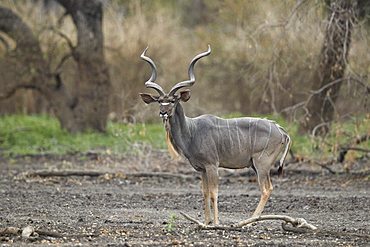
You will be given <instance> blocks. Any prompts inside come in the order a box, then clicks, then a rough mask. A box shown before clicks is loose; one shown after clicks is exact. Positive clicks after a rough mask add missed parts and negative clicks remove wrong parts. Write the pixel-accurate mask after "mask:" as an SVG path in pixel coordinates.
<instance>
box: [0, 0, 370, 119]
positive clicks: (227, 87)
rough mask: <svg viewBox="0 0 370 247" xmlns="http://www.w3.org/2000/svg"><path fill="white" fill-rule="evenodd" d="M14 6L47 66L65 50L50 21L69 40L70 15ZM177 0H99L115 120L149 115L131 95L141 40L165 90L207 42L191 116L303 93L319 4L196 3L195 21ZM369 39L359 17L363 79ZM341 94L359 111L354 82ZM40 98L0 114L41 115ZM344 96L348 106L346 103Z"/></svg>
mask: <svg viewBox="0 0 370 247" xmlns="http://www.w3.org/2000/svg"><path fill="white" fill-rule="evenodd" d="M17 2H18V5H15V2H14V1H10V0H8V1H2V5H4V6H6V7H9V8H11V9H13V10H14V11H15V12H17V13H18V14H19V15H21V16H22V18H23V19H24V20H25V21H26V22H27V23H28V24H29V25H30V27H31V28H32V29H33V30H34V32H35V34H36V35H38V37H39V39H40V42H41V44H42V47H43V50H44V52H45V56H46V57H47V59H48V61H49V62H50V64H51V66H52V67H55V66H56V65H57V64H58V62H59V60H60V59H61V57H63V56H64V55H65V54H66V53H67V52H68V47H67V45H66V40H65V39H63V38H61V37H60V35H58V34H56V33H55V32H53V31H51V30H50V29H49V27H50V26H55V27H56V28H58V30H60V31H61V32H63V33H64V34H66V35H67V36H68V37H69V39H70V40H71V41H72V43H74V44H75V42H76V41H75V40H76V30H75V28H74V26H73V24H72V22H71V19H70V17H67V18H64V19H63V21H62V22H61V23H60V24H57V21H58V18H59V16H61V15H62V13H63V10H62V9H61V8H56V9H55V10H53V11H50V12H48V13H47V14H45V12H43V11H42V6H41V5H38V6H36V7H35V6H34V5H33V4H32V3H31V1H17ZM184 2H186V1H184ZM184 2H182V3H179V4H176V3H177V1H136V0H130V1H125V3H122V4H118V3H119V1H110V2H109V3H107V4H106V5H105V7H104V35H105V47H106V50H105V54H106V59H107V62H108V64H109V66H110V75H111V81H112V87H113V90H112V97H111V98H110V101H111V112H114V114H112V116H114V117H115V118H116V119H117V120H118V121H126V120H127V119H130V121H131V120H132V119H134V120H135V121H147V120H150V119H152V118H155V117H156V116H157V114H153V109H155V111H156V110H157V109H156V108H155V106H145V105H144V103H142V102H141V101H140V99H139V97H138V93H139V92H143V91H147V89H145V88H144V84H143V83H144V82H145V81H146V80H147V79H148V78H149V76H150V72H151V70H150V67H149V65H148V64H147V63H145V62H144V61H142V60H141V59H140V54H141V53H142V51H143V50H144V49H145V48H146V47H147V46H149V47H150V49H149V50H148V53H147V55H148V56H149V57H151V58H152V59H153V60H154V61H155V63H156V65H157V67H158V79H157V82H158V83H159V84H161V85H162V86H163V88H164V89H165V90H169V88H171V87H172V85H173V84H175V83H177V82H179V81H182V80H186V79H187V69H188V64H189V62H190V60H191V59H192V58H193V57H194V56H195V55H196V54H198V53H200V52H203V51H205V50H206V49H207V44H210V45H211V46H212V54H211V56H209V57H207V58H204V59H202V60H201V61H200V62H198V64H197V66H196V69H195V73H196V78H197V82H196V84H195V85H194V86H193V88H192V93H193V94H192V99H191V101H190V102H189V103H187V104H186V105H185V107H186V111H187V113H188V115H190V116H194V115H198V114H201V113H205V112H209V113H215V114H220V115H223V114H227V113H230V112H240V113H242V114H267V113H278V112H281V111H282V109H284V108H286V107H289V106H292V105H294V104H296V103H298V102H301V101H302V100H304V99H305V98H306V97H307V95H308V89H309V88H310V85H311V81H310V75H311V73H312V72H313V71H314V69H315V68H316V66H317V64H316V63H317V60H318V54H319V52H320V50H321V45H322V40H323V33H324V30H325V25H326V23H325V22H326V15H325V12H324V8H323V7H322V6H321V5H320V3H318V2H316V1H306V3H304V4H302V5H300V6H297V5H296V4H297V1H293V0H290V1H273V0H268V1H258V3H256V1H251V0H245V1H234V0H223V1H221V0H220V1H210V2H209V3H208V2H207V3H206V6H205V7H204V8H205V9H204V11H203V12H202V15H203V16H202V18H200V20H201V21H199V23H197V25H194V24H193V25H189V23H188V24H187V23H184V20H189V18H194V19H195V18H196V17H197V16H196V13H195V12H192V11H188V9H189V8H191V6H187V5H186V3H184ZM188 5H189V4H188ZM184 16H186V17H187V18H184ZM198 17H199V16H198ZM369 43H370V35H369V28H368V27H366V26H365V25H364V24H363V23H360V24H359V25H357V27H356V30H355V32H354V35H353V39H352V46H351V50H350V55H349V70H348V71H347V74H348V75H350V76H355V77H356V78H359V79H361V80H365V79H363V78H367V76H368V74H369V73H370V67H369V64H370V52H369V47H370V46H369ZM0 47H1V49H3V48H2V46H1V45H0ZM0 51H2V50H0ZM0 59H1V57H0ZM74 71H76V70H75V64H74V62H73V61H72V60H68V61H67V62H66V63H65V64H64V66H63V68H62V72H63V74H62V76H63V80H64V81H65V83H67V85H68V86H69V87H71V88H72V87H73V85H74V84H75V83H78V82H77V81H76V78H77V76H76V75H75V72H74ZM367 83H368V82H367ZM148 91H149V90H148ZM342 93H343V97H341V98H340V99H339V102H338V104H337V112H338V114H339V115H343V114H347V113H349V112H353V111H355V110H360V111H362V112H364V111H367V110H366V109H367V108H366V105H365V106H364V104H363V102H364V101H363V96H364V89H363V88H362V87H361V86H359V85H358V84H356V85H355V86H354V85H353V84H352V83H349V84H348V85H344V87H343V90H342ZM39 98H40V96H39V95H38V94H36V93H30V92H25V91H23V92H22V93H18V94H17V95H16V96H14V97H13V99H10V100H7V101H6V103H5V104H2V106H0V111H1V112H6V111H7V110H6V109H7V108H8V106H9V105H12V108H11V112H18V113H19V112H22V113H23V112H27V113H32V112H36V111H47V110H48V109H47V107H45V105H46V102H43V103H41V104H40V105H41V106H38V107H30V106H34V105H35V103H36V102H39ZM349 100H351V102H352V104H348V101H349ZM14 102H17V105H16V106H17V107H14V105H15V104H14ZM156 121H157V120H156Z"/></svg>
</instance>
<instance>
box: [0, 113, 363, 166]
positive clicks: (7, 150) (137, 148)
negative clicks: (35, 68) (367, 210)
mask: <svg viewBox="0 0 370 247" xmlns="http://www.w3.org/2000/svg"><path fill="white" fill-rule="evenodd" d="M224 117H225V118H231V117H241V115H240V114H230V115H228V116H224ZM256 117H261V118H264V117H266V118H268V119H270V120H274V121H276V122H277V123H278V124H279V125H281V126H283V127H284V128H285V129H286V130H287V131H288V133H289V135H290V136H291V138H292V141H293V145H292V150H293V151H294V153H295V155H297V156H298V157H300V159H301V160H305V159H313V158H314V159H319V160H325V159H331V158H333V157H336V156H337V155H338V154H339V151H340V148H341V147H348V146H351V145H352V146H355V147H359V148H363V149H370V144H369V143H370V142H369V140H367V141H365V142H362V143H360V144H354V143H353V142H354V138H356V137H357V138H358V137H360V136H361V135H364V134H366V133H370V114H369V115H366V116H354V117H352V118H349V119H347V120H346V121H338V122H335V123H333V124H332V125H331V133H330V134H329V135H328V136H326V137H311V136H309V135H304V136H300V135H297V134H296V132H297V125H296V124H294V125H289V123H287V122H286V120H284V119H283V118H282V117H281V116H278V115H271V116H256ZM145 145H149V146H151V147H153V148H155V149H166V148H167V144H166V141H165V131H164V128H163V125H162V124H161V123H158V124H142V123H139V124H127V125H124V124H119V123H112V122H109V123H108V126H107V133H105V134H102V133H92V132H91V133H78V134H71V133H69V132H67V131H65V130H62V129H60V124H59V122H58V120H57V119H55V118H52V117H49V116H47V115H36V116H35V115H33V116H27V115H12V116H3V117H0V150H1V152H2V153H3V154H5V155H6V156H9V157H12V156H19V155H26V154H68V153H87V152H89V151H91V150H94V151H98V152H100V153H106V154H114V155H122V156H124V155H128V154H134V155H135V154H137V155H140V154H142V153H143V152H144V150H145V148H144V147H145ZM363 154H364V153H363V152H358V151H353V150H352V151H349V153H348V154H347V155H346V160H347V161H349V162H351V161H353V160H354V159H355V158H358V157H361V155H363Z"/></svg>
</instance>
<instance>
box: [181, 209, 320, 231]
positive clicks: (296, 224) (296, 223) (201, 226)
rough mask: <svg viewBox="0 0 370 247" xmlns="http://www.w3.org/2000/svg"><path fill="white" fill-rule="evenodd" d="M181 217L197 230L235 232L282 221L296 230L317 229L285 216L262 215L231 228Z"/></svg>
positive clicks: (304, 222)
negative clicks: (268, 222)
mask: <svg viewBox="0 0 370 247" xmlns="http://www.w3.org/2000/svg"><path fill="white" fill-rule="evenodd" d="M180 214H181V215H182V216H184V217H185V218H186V219H188V220H190V221H192V222H194V223H195V224H197V225H198V229H200V230H237V229H241V228H243V227H244V226H246V225H249V224H252V223H255V222H258V221H264V220H283V221H285V222H286V223H290V224H292V226H294V227H296V228H306V229H310V230H316V229H317V227H316V226H314V225H311V224H309V223H307V221H306V220H305V219H303V218H292V217H290V216H287V215H262V216H259V217H252V218H249V219H246V220H243V221H240V222H239V223H237V224H235V225H231V226H221V225H205V224H203V223H202V222H200V221H198V220H196V219H194V218H193V217H191V216H189V215H187V214H185V213H182V212H180Z"/></svg>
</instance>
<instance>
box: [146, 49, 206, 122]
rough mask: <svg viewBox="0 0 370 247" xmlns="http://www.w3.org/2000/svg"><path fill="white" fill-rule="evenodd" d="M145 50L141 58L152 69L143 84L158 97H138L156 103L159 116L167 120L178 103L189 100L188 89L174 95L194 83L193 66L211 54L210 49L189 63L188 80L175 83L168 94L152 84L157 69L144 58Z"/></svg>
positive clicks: (155, 84) (149, 95)
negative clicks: (154, 91)
mask: <svg viewBox="0 0 370 247" xmlns="http://www.w3.org/2000/svg"><path fill="white" fill-rule="evenodd" d="M147 50H148V48H146V49H145V50H144V52H143V54H141V58H142V59H143V60H145V61H147V62H148V63H149V64H150V66H151V67H152V76H151V77H150V78H149V80H148V81H147V82H145V86H146V87H147V88H153V89H155V90H156V91H157V92H158V94H159V96H154V95H151V94H146V93H140V96H141V99H142V100H143V101H144V102H145V103H147V104H150V103H153V102H158V103H159V106H160V108H159V116H160V117H162V118H163V119H164V120H167V119H168V118H169V117H171V116H172V114H173V112H174V109H175V108H176V105H177V104H178V103H179V102H180V101H183V102H186V101H188V100H189V99H190V90H189V89H187V90H184V91H181V92H179V94H176V92H177V91H178V90H179V89H180V88H183V87H191V86H192V85H193V84H194V83H195V76H194V65H195V63H196V62H197V61H198V60H199V59H200V58H202V57H205V56H208V55H209V54H210V53H211V47H210V46H209V45H208V51H206V52H204V53H201V54H199V55H197V56H195V57H194V58H193V60H192V61H191V63H190V66H189V72H188V73H189V78H190V80H188V81H182V82H179V83H177V84H176V85H175V86H173V87H172V89H171V90H170V92H169V93H168V94H167V93H165V92H164V91H163V89H162V87H161V86H159V85H158V84H157V83H155V82H154V81H155V79H156V78H157V68H156V66H155V64H154V62H153V60H152V59H150V58H149V57H147V56H145V53H146V51H147Z"/></svg>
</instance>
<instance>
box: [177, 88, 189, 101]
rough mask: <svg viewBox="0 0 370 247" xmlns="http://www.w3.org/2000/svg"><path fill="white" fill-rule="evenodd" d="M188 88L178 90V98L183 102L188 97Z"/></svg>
mask: <svg viewBox="0 0 370 247" xmlns="http://www.w3.org/2000/svg"><path fill="white" fill-rule="evenodd" d="M190 95H191V93H190V90H189V89H187V90H184V91H181V92H180V97H179V100H181V101H183V102H186V101H188V100H189V99H190Z"/></svg>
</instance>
